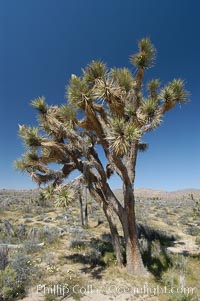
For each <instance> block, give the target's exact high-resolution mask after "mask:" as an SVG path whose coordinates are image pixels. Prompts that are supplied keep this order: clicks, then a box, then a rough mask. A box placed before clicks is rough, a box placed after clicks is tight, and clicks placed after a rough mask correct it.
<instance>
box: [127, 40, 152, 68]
mask: <svg viewBox="0 0 200 301" xmlns="http://www.w3.org/2000/svg"><path fill="white" fill-rule="evenodd" d="M138 47H139V52H138V53H136V54H135V55H132V56H131V58H130V61H131V63H132V64H133V65H134V66H136V67H139V68H142V69H144V68H150V67H152V66H153V64H154V61H155V57H156V49H155V47H154V45H153V44H152V43H151V41H150V39H149V38H144V39H142V40H140V41H139V43H138Z"/></svg>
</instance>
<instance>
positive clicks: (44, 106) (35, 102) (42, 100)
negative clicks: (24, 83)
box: [31, 96, 48, 114]
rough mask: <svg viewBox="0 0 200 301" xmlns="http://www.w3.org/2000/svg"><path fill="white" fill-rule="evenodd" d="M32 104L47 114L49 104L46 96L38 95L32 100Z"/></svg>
mask: <svg viewBox="0 0 200 301" xmlns="http://www.w3.org/2000/svg"><path fill="white" fill-rule="evenodd" d="M31 105H32V107H33V108H35V109H36V110H38V111H39V112H40V113H41V114H46V113H47V110H48V106H47V104H46V102H45V97H44V96H42V97H38V98H36V99H34V100H32V102H31Z"/></svg>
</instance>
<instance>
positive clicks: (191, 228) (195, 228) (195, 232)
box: [185, 226, 200, 236]
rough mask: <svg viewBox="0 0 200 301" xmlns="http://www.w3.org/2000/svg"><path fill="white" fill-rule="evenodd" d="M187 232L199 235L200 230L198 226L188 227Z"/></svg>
mask: <svg viewBox="0 0 200 301" xmlns="http://www.w3.org/2000/svg"><path fill="white" fill-rule="evenodd" d="M185 232H186V233H187V234H189V235H192V236H197V235H198V234H200V230H199V228H198V227H196V226H190V227H187V228H186V230H185Z"/></svg>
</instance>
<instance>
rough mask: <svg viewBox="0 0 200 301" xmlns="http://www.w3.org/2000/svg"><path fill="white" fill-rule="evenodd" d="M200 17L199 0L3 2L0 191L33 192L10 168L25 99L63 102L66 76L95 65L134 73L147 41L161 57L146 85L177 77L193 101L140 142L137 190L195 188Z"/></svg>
mask: <svg viewBox="0 0 200 301" xmlns="http://www.w3.org/2000/svg"><path fill="white" fill-rule="evenodd" d="M199 11H200V3H199V1H197V0H196V1H195V0H194V1H189V0H187V1H186V0H167V1H160V0H143V1H139V0H101V1H95V0H29V1H27V0H18V1H15V0H0V22H1V24H0V66H1V67H0V100H1V109H0V123H1V131H0V141H1V146H0V188H17V189H21V188H24V189H26V188H32V187H35V186H34V184H33V183H32V182H31V180H30V178H28V177H27V176H24V175H21V174H20V173H19V172H17V171H15V170H14V168H13V161H14V160H15V159H16V158H19V157H20V155H21V154H22V153H23V145H22V142H21V140H20V139H19V138H18V136H17V130H18V124H28V125H34V124H36V116H35V111H34V110H33V109H32V108H31V107H30V100H32V99H34V98H36V97H37V96H41V95H44V96H45V97H46V98H47V101H48V102H49V103H50V104H60V103H63V102H65V101H66V100H65V99H64V93H65V85H66V84H67V82H68V80H69V78H70V75H71V74H72V73H75V74H80V70H81V68H82V67H84V66H85V65H86V64H87V63H88V62H90V61H91V60H93V59H101V60H103V61H105V62H107V63H108V66H109V67H114V66H116V67H123V66H127V67H130V68H132V67H131V66H130V64H129V56H130V55H131V54H133V53H134V52H135V51H136V50H137V45H136V42H137V41H138V40H139V39H140V38H142V37H145V36H149V37H150V38H151V40H152V42H153V43H154V45H155V46H156V48H157V52H158V53H157V61H156V65H155V67H154V68H152V69H149V70H148V72H147V74H146V79H150V78H153V77H156V78H157V77H159V78H160V79H161V81H162V83H166V82H168V81H170V80H172V79H174V78H179V77H181V78H183V79H184V80H186V87H187V89H188V90H189V91H190V92H191V101H190V102H189V103H188V104H187V105H185V106H183V107H181V108H180V107H178V106H177V107H176V109H175V110H174V111H171V112H169V113H168V114H167V115H166V116H165V119H164V122H163V124H162V126H161V127H160V128H159V129H157V130H156V131H154V132H152V133H151V134H149V135H147V136H146V137H145V140H146V141H147V142H149V150H148V152H146V153H143V154H140V155H139V158H138V164H137V174H136V187H149V188H154V189H166V190H176V189H182V188H191V187H193V188H200V181H199V180H200V159H199V153H200V151H199V150H200V137H199V136H200V135H199V133H200V118H199V114H200V99H199V97H200V82H199V79H200V76H199V70H200V57H199V53H200V52H199V49H200V30H199V28H200V18H199ZM132 71H134V70H133V68H132ZM119 185H120V183H119V182H118V180H117V179H114V178H113V179H112V186H113V187H119Z"/></svg>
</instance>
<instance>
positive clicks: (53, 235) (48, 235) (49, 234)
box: [39, 226, 59, 244]
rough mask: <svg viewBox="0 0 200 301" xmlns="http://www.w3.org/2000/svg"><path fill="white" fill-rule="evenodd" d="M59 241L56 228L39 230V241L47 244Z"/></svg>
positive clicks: (45, 227)
mask: <svg viewBox="0 0 200 301" xmlns="http://www.w3.org/2000/svg"><path fill="white" fill-rule="evenodd" d="M58 239H59V230H58V229H57V228H50V227H48V226H44V227H43V228H42V229H40V230H39V240H40V241H44V242H46V243H48V244H52V243H56V242H57V241H58Z"/></svg>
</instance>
